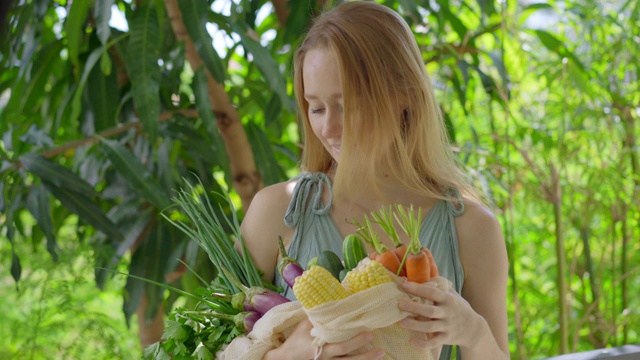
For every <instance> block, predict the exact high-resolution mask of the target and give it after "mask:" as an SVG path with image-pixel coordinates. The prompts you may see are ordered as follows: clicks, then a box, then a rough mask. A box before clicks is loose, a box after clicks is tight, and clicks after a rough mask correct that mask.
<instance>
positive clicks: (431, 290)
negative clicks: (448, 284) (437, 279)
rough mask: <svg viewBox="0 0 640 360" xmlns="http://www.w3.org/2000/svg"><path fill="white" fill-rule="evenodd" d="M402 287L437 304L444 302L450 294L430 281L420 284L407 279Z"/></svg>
mask: <svg viewBox="0 0 640 360" xmlns="http://www.w3.org/2000/svg"><path fill="white" fill-rule="evenodd" d="M402 288H403V289H404V291H406V292H407V293H409V294H412V295H415V296H419V297H421V298H425V299H428V300H431V301H433V302H434V303H436V304H437V303H441V302H444V301H445V300H447V297H448V296H450V294H449V293H448V292H446V291H442V290H440V289H438V288H437V287H436V286H434V285H433V284H430V283H424V284H418V283H415V282H413V281H405V282H404V283H403V284H402Z"/></svg>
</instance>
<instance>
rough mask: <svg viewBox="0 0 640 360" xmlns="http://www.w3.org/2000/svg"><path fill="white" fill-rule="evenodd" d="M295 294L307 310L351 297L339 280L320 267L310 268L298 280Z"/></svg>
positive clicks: (295, 285)
mask: <svg viewBox="0 0 640 360" xmlns="http://www.w3.org/2000/svg"><path fill="white" fill-rule="evenodd" d="M293 293H294V294H295V296H296V298H297V299H298V301H300V303H301V304H302V306H303V307H304V308H305V309H311V308H313V307H315V306H318V305H321V304H324V303H326V302H329V301H333V300H340V299H344V298H346V297H347V296H349V292H348V291H347V290H346V289H345V288H344V287H343V286H342V284H340V282H338V279H336V278H335V277H333V275H331V273H330V272H329V271H328V270H327V269H325V268H323V267H322V266H318V265H314V266H312V267H310V268H309V269H307V270H306V271H305V272H304V273H302V275H300V276H299V277H298V278H297V279H296V282H295V284H293Z"/></svg>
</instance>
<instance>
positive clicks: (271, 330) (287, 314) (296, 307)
mask: <svg viewBox="0 0 640 360" xmlns="http://www.w3.org/2000/svg"><path fill="white" fill-rule="evenodd" d="M306 318H307V315H306V314H305V312H304V309H303V308H302V305H300V303H299V302H298V301H292V302H288V303H284V304H281V305H278V306H276V307H274V308H273V309H271V310H269V311H268V312H267V313H266V314H264V315H263V316H262V317H261V318H260V319H259V320H258V321H256V323H255V325H254V326H253V330H252V331H251V332H250V333H249V334H247V335H246V336H238V337H236V338H235V339H233V341H231V343H229V344H228V345H227V346H226V347H225V348H224V349H222V350H220V351H218V352H217V353H216V359H217V360H261V359H262V357H263V356H264V354H266V353H267V352H268V351H269V350H271V349H274V348H276V347H278V346H280V344H282V343H283V342H284V341H285V340H286V339H287V337H289V335H291V333H292V332H293V330H294V329H295V328H296V326H297V325H298V323H300V322H301V321H302V320H304V319H306Z"/></svg>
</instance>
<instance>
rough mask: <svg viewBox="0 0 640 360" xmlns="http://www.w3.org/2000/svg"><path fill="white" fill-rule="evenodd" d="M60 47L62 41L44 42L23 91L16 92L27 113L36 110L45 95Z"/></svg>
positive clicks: (57, 59)
mask: <svg viewBox="0 0 640 360" xmlns="http://www.w3.org/2000/svg"><path fill="white" fill-rule="evenodd" d="M62 48H63V45H62V41H61V40H58V41H53V42H51V43H49V44H46V45H45V46H44V47H43V48H42V49H41V50H40V51H38V54H37V55H36V58H35V59H34V61H33V67H32V68H31V74H30V75H29V82H28V84H27V87H26V88H25V89H24V90H23V91H24V93H22V95H20V94H18V95H20V96H21V98H22V101H21V104H22V105H21V106H20V108H21V109H22V111H26V112H27V113H31V112H34V111H37V110H38V108H39V106H38V105H39V104H38V103H39V102H41V101H42V100H43V98H45V97H46V96H47V95H46V90H45V88H46V85H47V82H48V81H49V78H50V76H51V71H52V70H53V68H54V67H55V65H56V64H57V63H58V62H59V61H60V51H61V50H62ZM3 71H4V70H3Z"/></svg>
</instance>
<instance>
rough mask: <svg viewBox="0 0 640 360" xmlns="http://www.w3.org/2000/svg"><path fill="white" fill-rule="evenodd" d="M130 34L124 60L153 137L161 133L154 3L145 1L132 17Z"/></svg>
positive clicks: (137, 105) (139, 109) (157, 28)
mask: <svg viewBox="0 0 640 360" xmlns="http://www.w3.org/2000/svg"><path fill="white" fill-rule="evenodd" d="M129 29H130V33H131V35H130V37H129V43H128V44H127V49H126V56H125V61H126V64H127V70H128V72H129V76H130V78H131V85H132V90H131V91H132V93H133V100H134V103H135V108H136V112H137V114H138V116H139V117H140V120H141V122H142V125H143V127H144V130H145V131H146V132H147V134H148V135H149V138H150V139H151V141H152V142H153V141H155V139H156V137H157V133H158V116H159V115H160V96H159V89H160V75H161V68H160V66H158V59H159V58H160V47H161V43H160V26H159V24H158V17H157V15H156V10H155V7H154V5H153V3H151V2H149V3H146V4H145V5H142V6H141V7H140V8H138V9H137V10H136V11H135V12H134V13H133V16H132V18H131V19H130V20H129Z"/></svg>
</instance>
